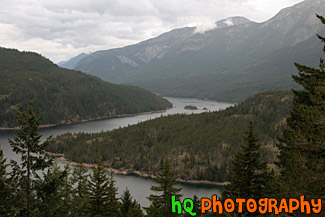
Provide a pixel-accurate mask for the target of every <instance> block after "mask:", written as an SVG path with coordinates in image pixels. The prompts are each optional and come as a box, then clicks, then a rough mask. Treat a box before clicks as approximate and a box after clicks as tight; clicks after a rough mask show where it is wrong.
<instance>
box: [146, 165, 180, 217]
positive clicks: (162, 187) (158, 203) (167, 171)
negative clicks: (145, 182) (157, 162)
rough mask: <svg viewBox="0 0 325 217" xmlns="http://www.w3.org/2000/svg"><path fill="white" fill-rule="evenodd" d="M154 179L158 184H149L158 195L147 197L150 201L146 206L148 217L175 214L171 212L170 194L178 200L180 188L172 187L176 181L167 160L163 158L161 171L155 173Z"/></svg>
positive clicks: (170, 216) (166, 216)
mask: <svg viewBox="0 0 325 217" xmlns="http://www.w3.org/2000/svg"><path fill="white" fill-rule="evenodd" d="M154 181H155V183H156V184H157V185H158V186H156V185H155V186H151V190H152V191H154V192H157V193H158V195H150V196H149V197H148V199H149V200H150V203H151V204H150V207H148V208H146V211H147V215H148V217H172V216H177V214H173V213H172V212H171V210H172V208H171V196H173V195H174V196H176V200H179V199H180V197H181V196H182V195H181V194H180V193H179V192H180V191H181V188H175V187H174V185H176V184H177V182H176V181H175V175H174V171H173V169H172V167H171V164H170V162H169V160H164V162H163V165H162V167H161V171H160V172H158V173H157V174H156V177H155V178H154Z"/></svg>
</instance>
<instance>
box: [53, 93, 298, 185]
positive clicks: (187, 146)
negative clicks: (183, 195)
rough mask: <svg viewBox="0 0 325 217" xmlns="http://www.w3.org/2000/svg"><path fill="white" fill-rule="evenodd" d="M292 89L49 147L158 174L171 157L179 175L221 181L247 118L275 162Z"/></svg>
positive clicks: (61, 141)
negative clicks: (100, 158)
mask: <svg viewBox="0 0 325 217" xmlns="http://www.w3.org/2000/svg"><path fill="white" fill-rule="evenodd" d="M291 99H292V94H291V92H289V91H288V92H281V91H277V92H266V93H262V94H257V95H256V96H254V97H252V98H249V99H247V100H245V101H244V102H243V103H240V104H239V105H236V106H234V107H231V108H228V109H226V110H224V111H219V112H212V113H203V114H193V115H184V114H178V115H171V116H167V117H160V118H157V119H154V120H151V121H146V122H143V123H139V124H137V125H133V126H129V127H125V128H121V129H116V130H113V131H110V132H100V133H93V134H88V133H79V134H76V135H71V134H65V135H61V136H59V137H58V138H56V139H55V140H54V141H53V142H52V143H51V145H50V146H49V147H48V149H47V150H48V151H50V152H56V153H64V154H65V157H66V158H68V159H69V160H72V161H75V162H86V163H95V159H96V157H97V155H98V154H101V155H102V156H103V161H105V164H106V165H107V166H109V167H114V168H115V169H120V170H126V171H133V170H138V171H141V172H144V173H149V174H154V173H155V171H158V170H159V168H160V162H162V160H163V159H165V158H168V157H170V159H171V164H172V165H173V167H174V168H175V171H177V172H176V174H175V176H176V177H177V178H181V179H184V180H189V179H199V180H210V181H219V182H223V181H225V180H226V176H225V174H226V173H227V171H228V170H229V165H230V160H231V158H232V157H233V156H234V154H235V153H236V151H237V150H238V148H239V144H240V143H241V142H242V140H243V138H242V136H241V135H243V134H244V132H245V131H246V127H247V125H248V123H249V121H250V120H251V119H252V120H254V122H255V124H256V129H257V133H258V135H259V136H260V138H261V142H262V143H264V144H266V146H263V147H262V149H261V155H262V158H263V159H264V160H266V161H267V162H268V163H269V164H273V162H274V160H275V156H276V148H275V147H274V145H273V143H274V142H275V141H276V137H277V136H278V135H279V132H278V131H279V130H282V129H283V127H284V126H285V118H286V116H287V115H288V114H289V112H290V109H291Z"/></svg>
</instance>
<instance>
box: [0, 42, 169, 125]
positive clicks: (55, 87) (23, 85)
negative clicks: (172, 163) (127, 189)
mask: <svg viewBox="0 0 325 217" xmlns="http://www.w3.org/2000/svg"><path fill="white" fill-rule="evenodd" d="M30 100H32V101H33V102H34V107H35V110H36V114H41V113H43V112H44V113H45V116H44V119H43V121H42V122H41V124H65V123H71V122H77V121H83V120H89V119H98V118H108V117H112V116H114V115H120V114H134V113H140V112H148V111H154V110H162V109H166V108H168V107H170V106H171V104H170V103H169V102H168V101H167V100H165V99H163V98H162V97H159V96H157V95H155V94H152V93H150V92H148V91H146V90H144V89H141V88H138V87H133V86H125V85H116V84H111V83H108V82H105V81H102V80H100V79H99V78H96V77H94V76H90V75H86V74H84V73H81V72H78V71H73V70H68V69H62V68H59V67H58V66H57V65H55V64H53V63H52V62H51V61H49V60H47V59H46V58H44V57H42V56H41V55H39V54H36V53H31V52H19V51H17V50H11V49H5V48H0V127H14V126H16V125H17V123H16V121H15V118H14V111H16V110H17V109H18V104H21V105H22V106H25V105H27V104H28V103H29V101H30Z"/></svg>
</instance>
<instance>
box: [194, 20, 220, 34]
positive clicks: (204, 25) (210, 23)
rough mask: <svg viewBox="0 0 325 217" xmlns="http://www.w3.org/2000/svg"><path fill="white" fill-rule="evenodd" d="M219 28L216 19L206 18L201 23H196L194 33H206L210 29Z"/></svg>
mask: <svg viewBox="0 0 325 217" xmlns="http://www.w3.org/2000/svg"><path fill="white" fill-rule="evenodd" d="M215 28H217V24H216V22H215V21H214V20H205V21H203V22H201V23H200V24H198V23H197V24H196V28H195V30H194V33H200V34H204V33H206V32H208V31H210V30H213V29H215Z"/></svg>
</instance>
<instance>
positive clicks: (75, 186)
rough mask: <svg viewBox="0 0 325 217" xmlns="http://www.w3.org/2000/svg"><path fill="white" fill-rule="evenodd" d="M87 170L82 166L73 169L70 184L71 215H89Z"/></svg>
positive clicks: (77, 216) (76, 216)
mask: <svg viewBox="0 0 325 217" xmlns="http://www.w3.org/2000/svg"><path fill="white" fill-rule="evenodd" d="M87 172H88V170H87V168H86V167H84V166H80V167H77V168H75V169H74V170H73V173H72V177H71V184H72V202H71V213H72V214H71V216H75V217H79V216H89V213H88V208H87V207H88V205H89V202H90V192H89V191H88V186H89V180H88V178H89V175H88V174H87Z"/></svg>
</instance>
